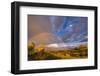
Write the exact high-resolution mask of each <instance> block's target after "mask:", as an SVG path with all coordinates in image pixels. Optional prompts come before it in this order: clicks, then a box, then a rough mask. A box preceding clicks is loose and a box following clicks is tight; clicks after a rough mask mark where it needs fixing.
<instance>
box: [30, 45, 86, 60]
mask: <svg viewBox="0 0 100 76" xmlns="http://www.w3.org/2000/svg"><path fill="white" fill-rule="evenodd" d="M34 47H35V45H33V44H32V45H31V46H30V45H29V46H28V60H29V61H31V60H56V59H80V58H81V59H83V58H88V48H87V46H86V45H80V46H79V47H76V48H73V49H66V50H57V51H55V50H51V51H50V50H49V51H48V50H45V48H43V47H39V48H37V49H34Z"/></svg>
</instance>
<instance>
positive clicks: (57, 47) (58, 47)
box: [45, 42, 87, 50]
mask: <svg viewBox="0 0 100 76" xmlns="http://www.w3.org/2000/svg"><path fill="white" fill-rule="evenodd" d="M79 45H87V42H79V43H54V44H48V45H46V46H45V48H46V49H47V50H51V49H52V50H64V49H70V48H75V47H78V46H79Z"/></svg>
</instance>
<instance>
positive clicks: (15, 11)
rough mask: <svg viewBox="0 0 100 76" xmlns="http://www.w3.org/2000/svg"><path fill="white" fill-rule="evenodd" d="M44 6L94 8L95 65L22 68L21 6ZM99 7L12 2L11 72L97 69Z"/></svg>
mask: <svg viewBox="0 0 100 76" xmlns="http://www.w3.org/2000/svg"><path fill="white" fill-rule="evenodd" d="M21 6H27V7H44V8H62V9H66V8H67V9H82V10H94V12H95V15H94V18H95V19H94V25H95V28H94V30H95V37H94V38H95V44H94V47H95V49H94V50H95V53H94V59H95V60H94V66H83V67H82V66H80V67H62V68H48V69H35V70H32V69H31V70H28V69H27V70H20V69H19V68H20V64H19V63H20V62H19V61H20V56H19V51H20V50H19V48H20V44H19V43H20V36H19V35H20V30H19V29H20V27H19V26H20V25H19V23H20V14H19V12H20V10H19V9H20V7H21ZM97 65H98V64H97V7H96V6H81V5H65V4H63V5H62V4H49V3H31V2H16V1H15V2H12V3H11V73H13V74H27V73H44V72H58V71H73V70H90V69H97Z"/></svg>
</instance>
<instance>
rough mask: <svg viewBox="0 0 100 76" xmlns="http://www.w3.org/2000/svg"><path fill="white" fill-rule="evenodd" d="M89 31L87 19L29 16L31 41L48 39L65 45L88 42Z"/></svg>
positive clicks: (29, 36)
mask: <svg viewBox="0 0 100 76" xmlns="http://www.w3.org/2000/svg"><path fill="white" fill-rule="evenodd" d="M87 31H88V18H87V17H78V16H46V15H45V16H44V15H28V40H29V41H42V39H43V38H44V39H43V40H44V42H45V40H46V39H49V40H51V42H52V41H55V42H61V41H62V42H64V43H70V42H84V41H85V42H87V41H88V38H87V36H88V33H87ZM42 36H45V37H42ZM51 37H56V38H51ZM40 38H41V40H39V39H40ZM54 39H56V40H58V41H56V40H54ZM47 41H48V40H47Z"/></svg>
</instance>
